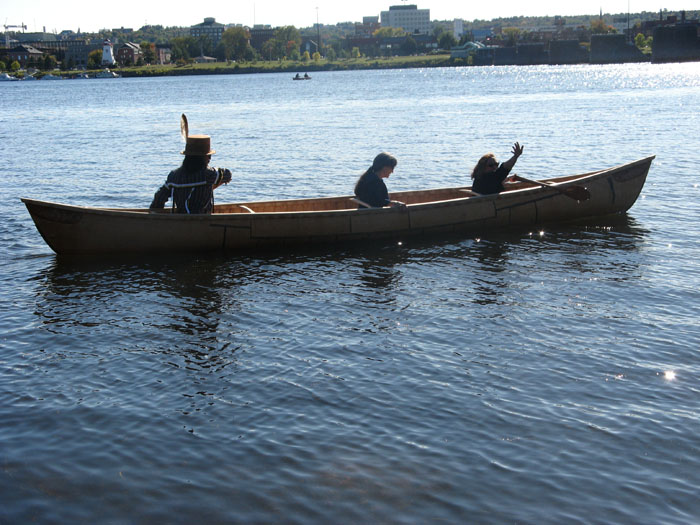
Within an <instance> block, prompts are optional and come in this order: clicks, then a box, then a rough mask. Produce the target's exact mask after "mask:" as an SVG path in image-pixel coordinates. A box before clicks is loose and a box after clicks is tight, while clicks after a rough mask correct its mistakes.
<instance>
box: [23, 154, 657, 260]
mask: <svg viewBox="0 0 700 525" xmlns="http://www.w3.org/2000/svg"><path fill="white" fill-rule="evenodd" d="M653 159H654V157H648V158H645V159H641V160H638V161H635V162H631V163H629V164H624V165H621V166H617V167H614V168H609V169H605V170H600V171H595V172H591V173H585V174H582V175H570V176H565V177H557V178H554V179H548V180H547V184H551V185H552V186H542V185H539V184H533V183H530V182H519V183H515V184H513V185H512V190H511V189H509V190H508V191H506V192H504V193H501V194H498V195H482V196H476V195H474V194H472V193H471V192H470V191H469V189H468V188H467V187H463V188H441V189H429V190H420V191H403V192H396V193H392V194H391V198H392V199H394V200H400V201H403V202H405V203H406V204H407V205H408V206H407V207H406V208H405V209H403V210H402V209H396V208H373V209H357V204H356V203H355V202H354V201H353V199H352V198H351V197H350V196H342V197H324V198H316V199H295V200H282V201H260V202H240V203H233V204H217V205H216V206H215V208H214V213H213V214H211V215H184V214H173V213H171V211H170V210H169V209H166V210H158V211H157V212H150V213H149V210H147V209H110V208H88V207H82V206H70V205H65V204H56V203H50V202H42V201H37V200H33V199H22V201H23V202H24V203H25V204H26V206H27V209H28V210H29V213H30V214H31V216H32V219H33V220H34V223H35V224H36V227H37V229H38V230H39V232H40V233H41V235H42V236H43V238H44V240H45V241H46V242H47V243H48V245H49V246H50V247H51V248H52V249H53V250H54V251H55V252H56V253H58V254H62V255H63V254H65V255H70V254H99V253H128V252H154V253H158V252H174V251H210V250H230V251H235V250H241V249H251V248H262V247H282V246H288V245H295V244H319V243H337V242H344V241H353V240H362V239H387V238H395V239H400V238H406V237H409V236H414V235H434V234H437V233H441V232H474V233H484V232H487V231H490V230H496V229H499V230H502V229H508V228H511V229H522V228H527V227H529V226H532V225H534V224H544V223H549V224H552V223H554V224H557V223H561V222H565V221H571V220H575V219H582V218H587V217H595V216H600V215H609V214H612V213H620V212H624V211H626V210H627V209H629V208H630V207H631V206H632V205H633V204H634V202H635V201H636V199H637V197H638V196H639V193H640V191H641V190H642V186H643V185H644V181H645V180H646V177H647V173H648V171H649V166H650V165H651V161H652V160H653ZM584 187H585V189H586V190H587V191H588V194H590V198H588V199H587V200H584V201H577V200H575V199H574V198H571V195H572V194H573V195H577V192H576V191H572V192H571V193H569V192H570V190H572V189H578V190H581V191H583V188H584ZM567 193H569V194H567ZM583 193H585V192H583Z"/></svg>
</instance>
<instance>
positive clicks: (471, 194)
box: [459, 190, 482, 197]
mask: <svg viewBox="0 0 700 525" xmlns="http://www.w3.org/2000/svg"><path fill="white" fill-rule="evenodd" d="M459 191H461V192H463V193H466V194H467V195H469V196H470V197H481V195H482V194H481V193H477V192H475V191H472V190H459Z"/></svg>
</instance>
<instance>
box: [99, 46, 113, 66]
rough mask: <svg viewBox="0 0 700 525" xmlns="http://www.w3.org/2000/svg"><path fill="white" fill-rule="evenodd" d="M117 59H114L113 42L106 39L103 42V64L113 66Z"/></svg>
mask: <svg viewBox="0 0 700 525" xmlns="http://www.w3.org/2000/svg"><path fill="white" fill-rule="evenodd" d="M115 62H116V60H114V48H113V47H112V42H110V41H109V40H105V41H104V42H103V43H102V65H103V66H113V65H114V64H115Z"/></svg>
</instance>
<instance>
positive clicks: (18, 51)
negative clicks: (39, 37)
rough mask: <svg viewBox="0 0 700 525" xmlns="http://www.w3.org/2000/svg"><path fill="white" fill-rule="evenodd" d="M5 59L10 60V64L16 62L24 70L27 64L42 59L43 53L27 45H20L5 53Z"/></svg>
mask: <svg viewBox="0 0 700 525" xmlns="http://www.w3.org/2000/svg"><path fill="white" fill-rule="evenodd" d="M7 57H8V59H9V60H10V63H12V62H14V61H15V60H16V61H17V62H19V65H20V66H21V67H23V68H24V67H27V64H28V63H29V62H35V61H36V60H38V59H40V58H43V57H44V53H43V52H42V51H40V50H38V49H37V48H35V47H33V46H30V45H28V44H20V45H18V46H16V47H13V48H12V49H10V50H9V51H8V52H7Z"/></svg>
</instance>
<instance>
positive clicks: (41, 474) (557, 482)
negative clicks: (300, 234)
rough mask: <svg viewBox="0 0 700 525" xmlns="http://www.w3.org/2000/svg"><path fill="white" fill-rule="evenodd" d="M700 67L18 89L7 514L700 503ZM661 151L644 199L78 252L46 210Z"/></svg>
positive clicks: (366, 511) (372, 514)
mask: <svg viewBox="0 0 700 525" xmlns="http://www.w3.org/2000/svg"><path fill="white" fill-rule="evenodd" d="M698 108H700V63H687V64H663V65H652V64H624V65H605V66H590V65H579V66H536V67H471V68H467V67H465V68H438V69H425V70H421V69H411V70H391V71H352V72H318V73H314V74H313V79H312V80H311V81H305V82H293V81H292V75H290V74H257V75H229V76H204V77H172V78H171V77H163V78H152V79H136V78H128V79H110V80H96V79H93V80H72V81H68V80H66V81H60V82H48V81H38V82H5V83H2V84H0V171H1V172H2V180H3V189H4V191H3V192H2V195H1V196H0V202H1V204H2V216H1V218H2V220H0V246H1V247H2V251H1V253H2V264H1V265H0V283H1V288H0V334H1V337H0V421H2V425H0V466H1V467H2V468H1V469H0V500H1V503H0V523H28V522H32V521H34V522H39V523H144V524H145V523H192V522H195V523H272V522H282V523H304V524H309V523H319V524H320V523H361V522H369V523H406V524H409V523H411V524H412V523H435V522H444V523H480V524H488V523H494V524H500V523H532V524H535V523H537V524H544V523H552V524H559V523H591V524H598V523H635V524H657V523H665V524H690V523H697V522H698V521H700V499H699V498H698V497H697V494H698V490H700V438H699V437H698V436H700V409H699V408H698V407H699V406H700V386H699V385H700V355H699V354H698V348H699V347H700V322H698V318H700V291H699V290H700V233H699V231H698V219H699V217H700V204H699V202H700V172H699V171H698V165H700V148H699V146H700V140H699V138H698V137H700V112H699V111H698ZM182 113H185V114H187V117H188V119H189V123H190V132H191V133H207V134H210V135H211V136H212V145H213V147H214V149H216V150H217V153H216V155H214V158H213V162H212V164H214V165H217V166H224V167H229V168H230V169H231V170H232V171H233V173H234V176H233V181H232V183H231V184H229V185H228V186H226V187H222V188H220V189H218V190H217V195H216V197H217V201H218V202H225V201H229V200H236V201H237V200H256V199H259V200H263V199H275V198H286V197H306V196H325V195H335V194H349V193H350V192H351V190H352V186H353V184H354V182H355V180H356V179H357V177H358V176H359V175H360V173H361V172H362V171H363V170H364V169H366V168H367V167H368V166H369V165H370V164H371V161H372V159H373V157H374V156H375V155H376V154H377V153H379V152H380V151H385V150H386V151H389V152H391V153H393V154H394V155H395V156H396V157H397V158H398V159H399V164H398V166H397V168H396V170H395V171H394V173H393V174H392V176H391V177H390V178H389V179H388V181H387V185H388V186H389V190H390V191H392V190H408V189H417V188H426V187H441V186H456V185H465V184H468V180H469V173H470V172H471V169H472V168H473V166H474V164H475V162H476V160H477V159H478V158H479V156H481V155H482V154H483V153H486V152H489V151H493V152H494V153H495V154H496V155H497V157H498V158H499V159H501V160H505V159H507V158H508V156H509V154H510V148H511V145H512V143H513V142H515V141H519V142H520V143H521V144H524V145H525V152H524V154H523V156H522V157H521V158H520V159H519V161H518V164H517V167H516V171H517V172H518V173H519V174H521V175H523V176H525V177H529V178H535V177H548V176H556V175H564V174H571V173H580V172H586V171H593V170H597V169H601V168H605V167H610V166H614V165H617V164H622V163H625V162H629V161H632V160H636V159H638V158H642V157H646V156H648V155H656V160H655V161H654V163H653V164H652V167H651V170H650V172H649V177H648V179H647V183H646V186H645V188H644V189H643V191H642V194H641V196H640V198H639V200H638V201H637V203H636V204H635V205H634V207H632V209H631V210H630V211H629V212H628V213H627V214H626V215H624V216H621V217H619V218H616V219H606V220H604V221H593V222H591V223H587V224H584V225H577V226H560V227H555V226H552V227H547V228H543V229H540V230H538V231H529V232H528V231H524V232H519V233H513V234H489V233H487V232H484V233H483V234H481V235H478V236H458V237H453V236H446V237H440V238H436V239H418V240H410V241H406V242H402V243H396V242H386V243H368V244H366V245H352V246H338V247H334V248H332V249H324V248H323V247H315V248H313V249H308V250H301V249H299V250H294V251H292V252H287V253H267V254H260V255H255V254H248V255H245V256H239V255H231V254H229V255H224V254H220V255H208V256H178V257H173V256H162V257H142V258H133V257H132V258H124V259H122V258H114V259H110V260H89V261H75V260H72V261H66V260H62V259H60V258H57V257H56V256H55V255H54V254H53V252H52V251H51V250H50V249H49V248H48V246H46V245H45V244H44V242H43V240H42V239H41V237H40V236H39V234H38V232H37V231H36V229H35V227H34V225H33V223H32V221H31V219H30V217H29V215H28V213H27V212H26V209H25V208H24V206H23V204H22V203H21V201H20V197H33V198H38V199H42V200H50V201H57V202H66V203H71V204H81V205H91V206H93V205H94V206H109V207H122V206H124V207H141V206H147V205H148V203H149V202H150V200H151V198H152V196H153V193H154V192H155V190H156V189H157V187H158V186H159V185H160V184H161V183H162V182H163V181H164V180H165V177H166V175H167V173H168V171H169V170H170V169H173V168H175V167H176V166H177V165H178V164H179V162H180V160H181V155H180V151H181V150H182V147H183V144H182V140H181V138H180V130H179V120H180V115H181V114H182Z"/></svg>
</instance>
